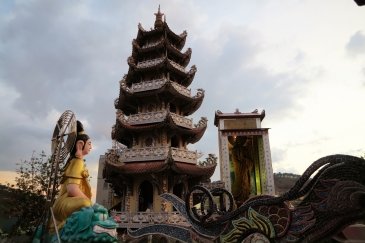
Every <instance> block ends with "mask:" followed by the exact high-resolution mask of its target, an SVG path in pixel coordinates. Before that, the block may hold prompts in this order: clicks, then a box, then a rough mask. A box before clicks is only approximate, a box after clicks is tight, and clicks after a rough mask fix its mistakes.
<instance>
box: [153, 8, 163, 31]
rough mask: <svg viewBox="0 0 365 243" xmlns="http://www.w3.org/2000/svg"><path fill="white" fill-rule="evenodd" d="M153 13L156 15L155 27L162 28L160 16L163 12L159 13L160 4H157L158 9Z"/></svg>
mask: <svg viewBox="0 0 365 243" xmlns="http://www.w3.org/2000/svg"><path fill="white" fill-rule="evenodd" d="M155 15H156V20H155V29H162V27H163V23H164V22H163V20H162V16H164V14H163V13H161V11H160V5H158V11H157V13H155Z"/></svg>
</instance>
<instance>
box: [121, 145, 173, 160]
mask: <svg viewBox="0 0 365 243" xmlns="http://www.w3.org/2000/svg"><path fill="white" fill-rule="evenodd" d="M168 153H169V147H167V146H165V147H145V148H133V149H124V150H123V151H122V153H120V155H119V161H120V162H134V161H150V160H165V159H166V158H167V155H168Z"/></svg>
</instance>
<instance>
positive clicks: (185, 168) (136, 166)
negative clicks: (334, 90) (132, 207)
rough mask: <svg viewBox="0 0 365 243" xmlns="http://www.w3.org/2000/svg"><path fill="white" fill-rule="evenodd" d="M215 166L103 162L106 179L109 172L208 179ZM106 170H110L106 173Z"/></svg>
mask: <svg viewBox="0 0 365 243" xmlns="http://www.w3.org/2000/svg"><path fill="white" fill-rule="evenodd" d="M215 167H216V164H211V165H208V166H201V165H198V164H191V163H185V162H180V161H175V160H172V159H171V158H168V159H166V160H159V161H148V162H130V163H113V162H111V161H106V162H105V169H106V173H105V176H106V177H108V174H110V172H113V173H117V174H119V173H120V174H123V175H142V174H149V173H159V172H166V171H171V172H174V173H176V174H184V175H189V176H191V177H203V178H210V177H211V176H212V175H213V173H214V171H215ZM108 170H111V171H110V172H109V173H108Z"/></svg>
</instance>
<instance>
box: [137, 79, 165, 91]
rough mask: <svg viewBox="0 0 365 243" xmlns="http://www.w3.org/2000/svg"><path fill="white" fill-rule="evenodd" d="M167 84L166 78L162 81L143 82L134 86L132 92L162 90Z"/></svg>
mask: <svg viewBox="0 0 365 243" xmlns="http://www.w3.org/2000/svg"><path fill="white" fill-rule="evenodd" d="M166 82H167V79H166V78H163V79H162V78H161V79H153V80H149V81H143V82H140V83H134V84H132V87H131V91H132V92H143V91H146V90H153V89H159V88H161V87H162V86H163V85H164V84H165V83H166Z"/></svg>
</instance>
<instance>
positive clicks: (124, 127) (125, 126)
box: [112, 110, 208, 144]
mask: <svg viewBox="0 0 365 243" xmlns="http://www.w3.org/2000/svg"><path fill="white" fill-rule="evenodd" d="M207 123H208V120H207V119H206V118H205V117H202V118H201V119H200V121H199V122H198V123H197V124H195V125H193V124H192V120H191V119H188V118H185V117H183V116H179V115H176V114H174V113H171V112H168V111H161V112H148V113H140V114H138V115H131V116H125V115H124V114H123V112H122V111H121V110H118V111H117V120H116V126H115V129H114V130H113V131H112V139H116V140H118V141H119V142H120V143H122V144H130V142H131V141H130V139H131V138H132V137H133V136H132V135H133V134H134V133H141V132H146V131H152V130H154V129H167V131H171V132H176V133H178V134H180V135H182V136H183V137H184V139H185V141H186V142H188V143H196V142H197V141H199V140H200V139H201V137H202V136H203V134H204V132H205V130H206V128H207Z"/></svg>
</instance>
